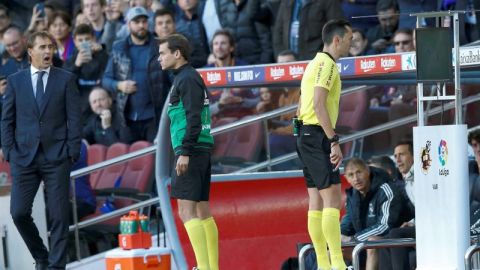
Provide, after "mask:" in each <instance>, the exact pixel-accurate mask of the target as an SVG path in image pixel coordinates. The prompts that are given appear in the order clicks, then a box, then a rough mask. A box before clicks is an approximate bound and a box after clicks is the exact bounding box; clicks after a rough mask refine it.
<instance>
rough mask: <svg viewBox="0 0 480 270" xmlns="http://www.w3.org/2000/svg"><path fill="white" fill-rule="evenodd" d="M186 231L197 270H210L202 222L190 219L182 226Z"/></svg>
mask: <svg viewBox="0 0 480 270" xmlns="http://www.w3.org/2000/svg"><path fill="white" fill-rule="evenodd" d="M183 225H184V226H185V229H186V230H187V234H188V238H190V244H192V247H193V252H194V253H195V259H196V260H197V268H198V269H200V270H210V265H209V263H208V250H207V240H206V237H205V230H204V229H203V225H202V222H201V221H200V219H198V218H194V219H191V220H189V221H187V222H185V223H184V224H183Z"/></svg>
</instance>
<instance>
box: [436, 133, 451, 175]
mask: <svg viewBox="0 0 480 270" xmlns="http://www.w3.org/2000/svg"><path fill="white" fill-rule="evenodd" d="M447 159H448V147H447V142H446V141H445V140H440V144H439V145H438V160H439V161H440V165H442V166H443V167H444V166H445V165H446V164H447ZM438 174H439V175H443V176H447V175H449V174H450V172H449V170H448V169H445V168H442V169H440V170H439V172H438Z"/></svg>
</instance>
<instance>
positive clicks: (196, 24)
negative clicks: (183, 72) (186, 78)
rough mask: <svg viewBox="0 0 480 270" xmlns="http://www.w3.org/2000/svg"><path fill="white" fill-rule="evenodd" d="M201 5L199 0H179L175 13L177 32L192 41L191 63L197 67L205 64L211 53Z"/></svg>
mask: <svg viewBox="0 0 480 270" xmlns="http://www.w3.org/2000/svg"><path fill="white" fill-rule="evenodd" d="M201 7H203V6H202V5H200V4H199V1H198V0H178V1H177V5H176V11H177V12H176V14H175V25H176V28H177V33H179V34H182V35H184V36H185V37H186V38H187V39H188V41H189V42H190V47H191V48H192V54H191V58H192V59H191V61H190V63H191V64H192V66H193V67H195V68H200V67H203V66H205V65H206V63H207V58H208V54H209V50H208V40H207V35H206V33H205V28H204V26H203V23H202V18H201Z"/></svg>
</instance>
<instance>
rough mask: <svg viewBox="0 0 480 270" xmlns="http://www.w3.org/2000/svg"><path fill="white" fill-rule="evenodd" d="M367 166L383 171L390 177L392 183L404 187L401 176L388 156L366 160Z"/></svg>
mask: <svg viewBox="0 0 480 270" xmlns="http://www.w3.org/2000/svg"><path fill="white" fill-rule="evenodd" d="M368 166H372V167H375V168H380V169H383V170H384V171H386V172H387V173H388V175H390V178H391V179H392V180H393V182H394V183H402V184H401V187H403V186H404V185H403V183H404V182H403V181H402V180H403V179H402V175H401V174H400V172H399V171H398V169H397V167H396V166H395V162H394V161H393V160H392V159H391V158H390V157H389V156H374V157H372V158H370V159H369V160H368Z"/></svg>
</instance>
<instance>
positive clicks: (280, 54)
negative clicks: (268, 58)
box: [277, 50, 297, 59]
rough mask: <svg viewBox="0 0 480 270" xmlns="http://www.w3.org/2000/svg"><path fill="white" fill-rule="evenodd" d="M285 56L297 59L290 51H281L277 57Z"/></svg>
mask: <svg viewBox="0 0 480 270" xmlns="http://www.w3.org/2000/svg"><path fill="white" fill-rule="evenodd" d="M286 55H293V57H294V58H295V59H297V54H296V53H295V52H294V51H292V50H283V51H281V52H280V53H279V54H278V55H277V57H278V56H286Z"/></svg>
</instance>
